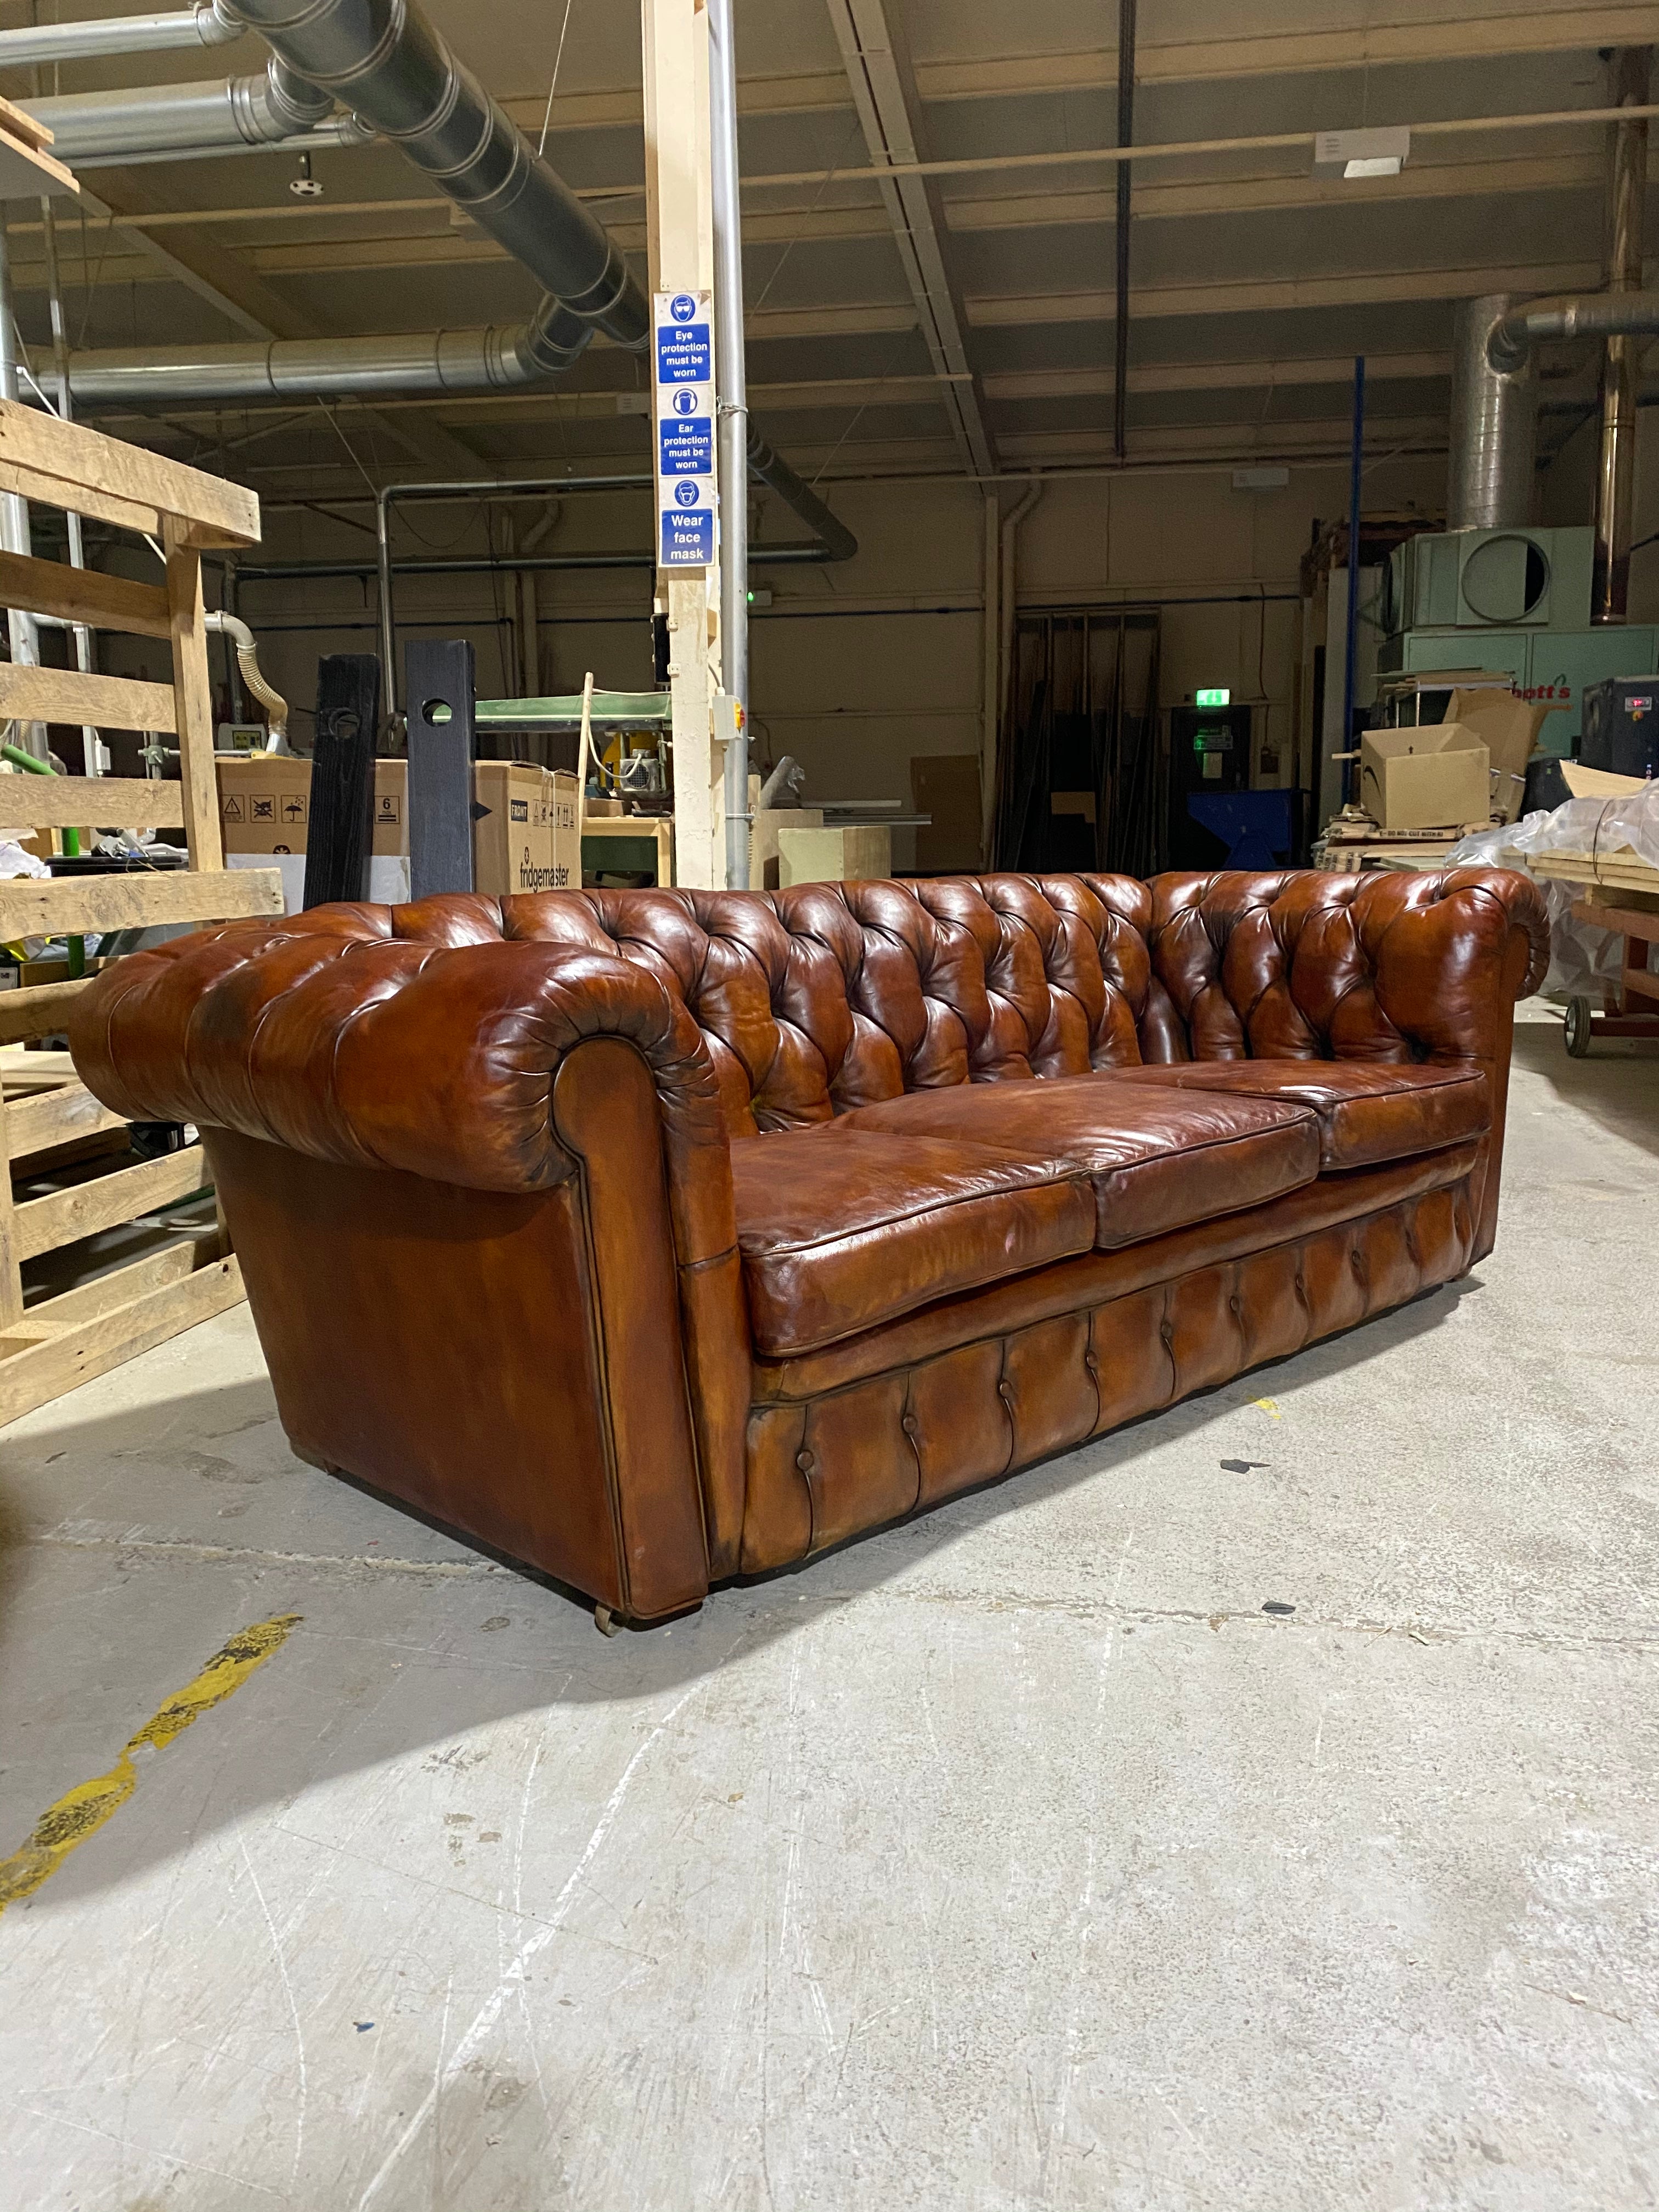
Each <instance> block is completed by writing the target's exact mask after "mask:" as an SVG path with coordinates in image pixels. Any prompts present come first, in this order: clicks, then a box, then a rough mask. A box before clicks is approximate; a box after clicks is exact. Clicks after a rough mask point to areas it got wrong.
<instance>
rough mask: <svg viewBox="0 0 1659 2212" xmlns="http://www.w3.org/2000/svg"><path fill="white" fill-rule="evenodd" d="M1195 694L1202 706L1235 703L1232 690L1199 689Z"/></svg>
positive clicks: (1225, 705) (1222, 705)
mask: <svg viewBox="0 0 1659 2212" xmlns="http://www.w3.org/2000/svg"><path fill="white" fill-rule="evenodd" d="M1193 696H1194V701H1195V702H1196V703H1197V704H1198V705H1199V706H1200V707H1231V705H1232V703H1233V695H1232V693H1231V691H1197V692H1194V695H1193Z"/></svg>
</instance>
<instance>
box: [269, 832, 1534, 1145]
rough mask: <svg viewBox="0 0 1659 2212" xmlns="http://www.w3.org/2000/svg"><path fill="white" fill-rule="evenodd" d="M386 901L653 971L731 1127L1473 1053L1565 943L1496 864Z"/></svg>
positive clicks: (742, 1131)
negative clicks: (1503, 1002) (930, 1097)
mask: <svg viewBox="0 0 1659 2212" xmlns="http://www.w3.org/2000/svg"><path fill="white" fill-rule="evenodd" d="M1535 909H1537V911H1534V910H1535ZM377 911H379V912H381V913H383V914H384V916H385V919H384V921H382V922H381V923H380V927H384V928H388V930H389V933H390V934H391V935H392V936H393V937H395V938H399V939H411V940H414V941H415V942H416V943H428V944H437V945H464V944H484V943H489V942H498V941H500V940H501V939H503V938H507V939H529V940H532V941H535V942H538V943H545V944H550V945H561V946H566V947H569V948H572V949H574V950H580V951H588V952H597V953H603V954H606V955H611V956H614V955H617V954H620V955H621V957H623V959H624V960H627V961H629V962H631V963H635V965H636V966H638V967H641V968H642V969H646V970H647V971H648V972H649V973H650V974H651V975H653V976H655V977H656V979H657V980H658V981H659V982H660V983H661V984H662V985H663V987H665V990H667V992H668V993H669V994H670V996H671V998H672V999H674V1000H677V1001H678V1003H679V1004H680V1005H682V1006H684V1007H685V1008H686V1010H687V1011H688V1012H690V1015H691V1018H692V1019H693V1020H694V1021H695V1022H696V1025H697V1027H698V1029H699V1030H701V1032H702V1037H703V1040H704V1042H705V1043H706V1045H707V1047H708V1054H709V1058H710V1060H712V1062H713V1064H714V1073H715V1077H716V1079H717V1082H718V1085H719V1091H720V1109H721V1113H722V1116H723V1118H724V1121H725V1124H726V1129H727V1131H728V1133H730V1134H731V1135H732V1136H734V1137H736V1136H753V1135H755V1134H756V1133H758V1132H763V1131H766V1130H772V1129H788V1128H798V1127H803V1126H805V1124H807V1123H810V1122H814V1121H828V1120H829V1119H830V1118H831V1117H832V1116H833V1115H836V1114H837V1113H842V1112H845V1111H847V1110H848V1109H849V1108H851V1107H854V1106H862V1105H868V1104H872V1103H876V1102H877V1101H878V1100H881V1099H885V1098H892V1097H897V1096H898V1095H899V1094H900V1093H901V1092H902V1091H915V1090H922V1089H930V1088H934V1087H937V1086H939V1085H946V1084H953V1083H967V1082H999V1081H1007V1080H1021V1079H1025V1080H1029V1079H1031V1078H1033V1077H1039V1078H1040V1077H1045V1076H1055V1075H1077V1074H1083V1073H1087V1072H1088V1071H1089V1070H1090V1069H1091V1068H1103V1067H1121V1066H1134V1065H1135V1064H1136V1063H1138V1062H1139V1061H1141V1060H1147V1061H1169V1060H1189V1059H1196V1060H1228V1059H1237V1058H1243V1057H1246V1056H1255V1057H1260V1058H1265V1057H1271V1058H1274V1059H1287V1060H1329V1059H1354V1060H1423V1059H1429V1058H1431V1057H1434V1056H1435V1055H1436V1054H1445V1055H1448V1056H1454V1057H1455V1056H1464V1055H1468V1054H1470V1053H1471V1052H1473V1053H1474V1054H1477V1055H1478V1054H1480V1052H1482V1051H1483V1050H1484V1049H1485V1048H1484V1046H1483V1045H1482V1044H1481V1043H1480V1042H1479V1039H1480V1037H1481V1036H1484V1034H1485V1031H1486V1029H1487V1028H1490V1027H1492V1024H1493V1023H1494V1022H1495V1021H1496V1019H1497V1006H1496V1003H1495V999H1494V994H1493V991H1492V975H1493V973H1494V972H1498V973H1502V972H1503V969H1504V949H1505V946H1506V945H1507V943H1508V939H1509V935H1510V931H1511V929H1513V928H1519V929H1521V930H1522V931H1524V932H1527V933H1530V936H1531V939H1532V944H1531V948H1530V954H1529V963H1528V964H1529V967H1530V968H1531V969H1533V970H1535V971H1536V972H1535V973H1534V974H1531V975H1529V976H1528V982H1527V986H1526V987H1527V988H1528V989H1532V988H1535V987H1536V981H1537V977H1538V975H1541V965H1540V963H1541V959H1542V958H1543V957H1547V934H1546V933H1544V932H1543V927H1542V917H1541V909H1539V902H1538V901H1537V899H1536V896H1535V895H1534V893H1533V892H1532V889H1531V886H1530V885H1529V884H1527V883H1526V881H1525V879H1524V878H1518V877H1515V876H1509V875H1504V874H1503V873H1502V872H1494V871H1490V870H1481V869H1455V870H1448V871H1444V872H1440V873H1423V874H1403V873H1395V872H1390V873H1388V874H1385V875H1369V876H1358V875H1354V876H1344V875H1327V874H1320V873H1316V872H1312V871H1310V870H1299V871H1296V872H1290V873H1285V874H1261V875H1245V874H1224V875H1212V876H1199V875H1166V876H1159V877H1157V878H1154V879H1153V881H1152V883H1151V884H1141V883H1137V882H1135V881H1133V879H1132V878H1128V877H1125V876H1103V875H1075V876H1024V875H988V876H977V877H976V876H947V877H942V878H938V879H936V880H933V881H920V882H915V883H884V882H875V883H851V884H802V885H799V886H797V887H796V888H794V889H793V890H785V891H777V892H750V891H699V890H588V891H545V892H538V893H535V894H532V895H528V896H522V897H511V898H504V899H495V898H488V897H484V896H471V897H447V898H442V899H431V900H427V901H424V902H419V903H417V904H414V905H410V906H404V907H398V908H391V909H385V910H377ZM308 926H312V918H311V917H305V918H304V919H303V921H301V920H299V919H298V918H296V921H295V923H291V924H289V927H290V928H292V927H308ZM1541 945H1542V946H1543V947H1544V951H1542V952H1541ZM1493 957H1496V959H1497V962H1498V968H1497V970H1496V971H1494V970H1493V969H1492V966H1491V965H1490V963H1491V961H1492V958H1493ZM1494 1034H1495V1032H1494Z"/></svg>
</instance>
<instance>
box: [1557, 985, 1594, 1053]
mask: <svg viewBox="0 0 1659 2212" xmlns="http://www.w3.org/2000/svg"><path fill="white" fill-rule="evenodd" d="M1562 1036H1563V1037H1564V1038H1565V1042H1566V1048H1567V1050H1568V1052H1569V1053H1570V1054H1571V1056H1572V1057H1573V1059H1574V1060H1585V1059H1588V1058H1589V1048H1590V1002H1589V1000H1588V999H1569V1000H1567V1018H1566V1021H1565V1024H1563V1027H1562Z"/></svg>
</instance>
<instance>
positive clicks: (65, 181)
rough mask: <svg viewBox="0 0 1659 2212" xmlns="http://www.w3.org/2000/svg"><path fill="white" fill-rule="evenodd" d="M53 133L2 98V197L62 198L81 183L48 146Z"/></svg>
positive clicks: (0, 197)
mask: <svg viewBox="0 0 1659 2212" xmlns="http://www.w3.org/2000/svg"><path fill="white" fill-rule="evenodd" d="M51 143H52V133H51V131H48V130H47V128H46V125H45V124H44V123H39V122H37V121H36V120H35V118H34V117H33V116H32V115H31V114H29V113H28V112H27V110H26V109H24V108H21V107H14V106H13V105H12V103H11V101H10V100H0V200H21V199H58V198H60V197H66V196H68V195H69V194H70V193H74V192H78V191H80V189H81V187H80V185H77V184H76V181H75V179H74V178H73V177H72V176H71V175H70V172H69V171H68V170H67V169H66V168H65V167H64V165H63V163H62V162H61V161H54V160H53V158H52V155H50V154H48V153H47V151H46V149H47V147H48V146H50V145H51Z"/></svg>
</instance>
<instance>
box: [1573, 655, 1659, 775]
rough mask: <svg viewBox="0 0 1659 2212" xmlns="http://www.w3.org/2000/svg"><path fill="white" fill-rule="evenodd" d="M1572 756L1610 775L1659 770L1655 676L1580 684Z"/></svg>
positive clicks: (1658, 696)
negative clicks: (1578, 731) (1580, 715)
mask: <svg viewBox="0 0 1659 2212" xmlns="http://www.w3.org/2000/svg"><path fill="white" fill-rule="evenodd" d="M1578 757H1579V759H1580V760H1581V761H1583V763H1584V766H1585V767H1586V768H1599V769H1606V770H1607V773H1608V774H1609V775H1639V776H1653V775H1659V676H1609V677H1607V678H1604V680H1603V681H1602V682H1601V683H1600V684H1586V685H1585V687H1584V719H1583V736H1582V737H1581V738H1580V739H1579V742H1578Z"/></svg>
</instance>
